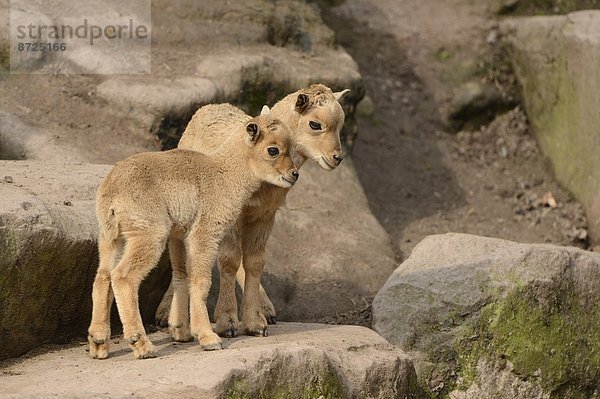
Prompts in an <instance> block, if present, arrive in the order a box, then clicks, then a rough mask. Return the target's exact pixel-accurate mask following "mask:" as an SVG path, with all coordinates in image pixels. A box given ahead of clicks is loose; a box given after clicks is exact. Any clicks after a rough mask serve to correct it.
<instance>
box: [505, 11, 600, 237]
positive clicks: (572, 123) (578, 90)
mask: <svg viewBox="0 0 600 399" xmlns="http://www.w3.org/2000/svg"><path fill="white" fill-rule="evenodd" d="M501 26H502V31H503V34H504V37H505V41H506V43H507V44H508V45H509V49H510V56H511V59H512V62H513V65H514V69H515V71H516V74H517V77H518V78H519V81H520V82H521V85H522V87H523V99H524V102H525V109H526V111H527V115H528V117H529V120H530V121H531V126H532V128H533V132H534V133H535V136H536V137H537V139H538V142H539V145H540V148H541V150H542V152H543V153H544V154H545V155H546V156H547V157H548V158H549V160H550V162H551V164H552V167H553V170H554V174H555V176H556V178H557V179H558V181H559V182H560V183H562V184H563V185H565V187H567V188H568V189H569V190H570V191H572V192H573V193H574V194H575V196H576V197H577V199H578V200H579V201H581V202H582V204H583V205H584V207H585V208H586V211H587V213H588V219H589V223H590V232H591V234H592V236H593V237H600V156H598V154H599V153H600V134H599V132H598V126H599V125H600V112H598V103H599V102H600V98H599V97H598V93H600V73H599V69H598V68H597V65H598V64H599V63H600V11H581V12H576V13H572V14H568V15H560V16H549V17H530V18H516V19H509V20H507V21H505V22H503V24H502V25H501Z"/></svg>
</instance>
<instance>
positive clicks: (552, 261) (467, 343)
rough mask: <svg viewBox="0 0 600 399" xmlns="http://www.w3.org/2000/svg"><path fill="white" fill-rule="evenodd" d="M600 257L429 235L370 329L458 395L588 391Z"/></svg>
mask: <svg viewBox="0 0 600 399" xmlns="http://www.w3.org/2000/svg"><path fill="white" fill-rule="evenodd" d="M598 287H600V255H598V254H596V253H592V252H586V251H582V250H579V249H576V248H570V247H557V246H551V245H540V244H517V243H514V242H510V241H504V240H499V239H493V238H484V237H477V236H470V235H464V234H445V235H439V236H430V237H428V238H426V239H425V240H423V241H422V242H421V243H420V244H419V245H418V246H417V247H415V249H414V251H413V253H412V254H411V256H410V257H409V258H408V259H407V260H406V261H405V262H404V263H403V264H402V265H401V266H400V267H399V268H398V269H397V270H396V271H395V272H394V273H393V274H392V276H391V277H390V278H389V279H388V281H387V282H386V284H385V285H384V286H383V288H382V289H381V290H380V291H379V293H378V294H377V296H376V298H375V300H374V302H373V326H374V328H375V330H376V331H378V332H379V333H380V334H381V335H382V336H383V337H385V338H386V339H388V340H389V341H390V342H392V343H393V344H396V345H398V346H400V347H401V348H402V349H404V350H406V351H408V352H409V353H411V354H412V355H414V356H415V358H416V363H415V367H416V368H417V372H418V374H419V378H420V380H422V381H423V382H425V383H427V384H429V387H430V389H432V390H434V391H442V392H446V393H448V392H449V391H451V390H452V389H454V390H455V392H454V393H453V397H455V398H538V397H539V398H543V397H551V398H584V397H592V395H598V393H599V392H598V383H597V382H598V381H600V357H599V356H598V354H599V353H600V329H598V325H600V289H599V288H598Z"/></svg>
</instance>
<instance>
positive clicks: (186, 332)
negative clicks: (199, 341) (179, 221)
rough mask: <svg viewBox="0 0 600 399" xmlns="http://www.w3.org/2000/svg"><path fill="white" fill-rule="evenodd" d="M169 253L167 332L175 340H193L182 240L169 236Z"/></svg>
mask: <svg viewBox="0 0 600 399" xmlns="http://www.w3.org/2000/svg"><path fill="white" fill-rule="evenodd" d="M169 255H170V257H171V267H172V269H173V279H172V280H171V286H172V287H173V295H172V296H173V299H172V301H171V311H170V312H169V332H170V333H171V337H172V338H173V340H175V341H177V342H189V341H191V340H193V338H192V333H191V331H190V310H189V308H190V294H189V288H188V283H187V272H186V270H185V246H184V244H183V241H182V240H180V239H178V238H174V237H171V238H170V239H169Z"/></svg>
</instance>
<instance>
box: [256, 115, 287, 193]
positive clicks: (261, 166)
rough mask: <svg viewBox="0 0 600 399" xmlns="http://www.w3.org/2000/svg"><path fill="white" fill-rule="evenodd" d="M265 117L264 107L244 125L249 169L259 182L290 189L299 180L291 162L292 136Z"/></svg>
mask: <svg viewBox="0 0 600 399" xmlns="http://www.w3.org/2000/svg"><path fill="white" fill-rule="evenodd" d="M269 114H270V111H269V108H268V107H265V108H263V112H262V113H261V115H260V116H257V117H256V118H253V119H251V120H250V121H249V122H248V123H246V133H247V134H248V136H247V139H246V142H247V144H248V146H249V147H250V151H251V156H250V159H249V163H250V168H251V170H252V171H253V172H254V174H255V175H256V176H257V177H258V178H259V179H261V180H262V181H265V182H267V183H271V184H274V185H276V186H279V187H284V188H290V187H292V186H293V185H294V184H295V183H296V181H297V180H298V177H299V174H298V169H297V168H296V165H295V164H294V161H293V158H294V157H295V156H296V154H295V149H294V145H293V143H292V135H291V133H290V130H289V128H288V127H287V126H286V125H284V124H283V123H282V122H281V121H280V120H278V119H274V118H272V117H271V116H270V115H269Z"/></svg>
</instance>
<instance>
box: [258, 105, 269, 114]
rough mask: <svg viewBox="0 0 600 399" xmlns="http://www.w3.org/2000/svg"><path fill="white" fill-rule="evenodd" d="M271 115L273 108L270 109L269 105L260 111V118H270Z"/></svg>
mask: <svg viewBox="0 0 600 399" xmlns="http://www.w3.org/2000/svg"><path fill="white" fill-rule="evenodd" d="M270 113H271V108H269V107H268V106H267V105H263V107H262V110H261V111H260V116H269V114H270Z"/></svg>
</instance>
